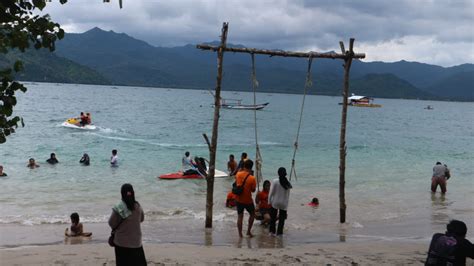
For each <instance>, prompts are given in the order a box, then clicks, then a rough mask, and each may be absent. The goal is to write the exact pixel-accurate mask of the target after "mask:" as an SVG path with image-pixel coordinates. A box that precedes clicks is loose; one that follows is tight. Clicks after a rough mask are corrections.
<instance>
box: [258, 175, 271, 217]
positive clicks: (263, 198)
mask: <svg viewBox="0 0 474 266" xmlns="http://www.w3.org/2000/svg"><path fill="white" fill-rule="evenodd" d="M268 192H270V181H268V180H265V181H264V182H263V191H259V192H258V193H257V196H256V197H255V203H256V204H257V206H258V211H259V213H260V215H261V216H262V225H268V224H270V220H271V217H270V210H271V208H272V206H271V205H270V204H268Z"/></svg>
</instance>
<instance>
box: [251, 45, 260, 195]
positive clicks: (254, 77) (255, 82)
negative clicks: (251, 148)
mask: <svg viewBox="0 0 474 266" xmlns="http://www.w3.org/2000/svg"><path fill="white" fill-rule="evenodd" d="M251 56H252V77H251V78H252V87H253V104H254V106H256V105H257V87H258V80H257V74H256V71H255V54H253V53H251ZM253 115H254V116H253V117H254V128H255V173H256V177H257V188H258V190H260V182H261V180H262V155H261V154H260V146H259V145H258V132H257V109H256V108H254V113H253Z"/></svg>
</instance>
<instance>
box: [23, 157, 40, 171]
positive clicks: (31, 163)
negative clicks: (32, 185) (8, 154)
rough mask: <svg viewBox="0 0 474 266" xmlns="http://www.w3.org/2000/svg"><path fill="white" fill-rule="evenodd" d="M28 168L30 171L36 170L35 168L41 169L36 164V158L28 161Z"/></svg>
mask: <svg viewBox="0 0 474 266" xmlns="http://www.w3.org/2000/svg"><path fill="white" fill-rule="evenodd" d="M26 167H28V168H30V169H34V168H38V167H40V166H39V165H38V164H36V161H35V159H34V158H30V159H29V160H28V164H27V165H26Z"/></svg>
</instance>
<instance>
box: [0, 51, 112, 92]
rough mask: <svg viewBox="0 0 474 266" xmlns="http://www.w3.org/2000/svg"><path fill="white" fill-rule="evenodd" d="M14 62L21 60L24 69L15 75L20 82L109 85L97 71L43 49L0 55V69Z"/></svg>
mask: <svg viewBox="0 0 474 266" xmlns="http://www.w3.org/2000/svg"><path fill="white" fill-rule="evenodd" d="M16 60H21V61H22V62H23V67H24V69H23V71H21V72H18V73H17V75H16V78H17V79H20V80H28V81H39V82H61V83H81V84H108V83H110V81H108V80H107V79H105V78H104V77H103V76H102V75H101V74H99V73H98V72H97V71H95V70H92V69H91V68H89V67H86V66H82V65H79V64H77V63H75V62H73V61H71V60H69V59H66V58H63V57H59V56H57V55H55V54H54V53H51V52H49V50H44V49H42V50H27V51H26V52H25V53H21V52H18V51H11V52H9V53H7V54H6V55H4V54H0V69H3V68H7V67H11V66H13V64H14V62H15V61H16Z"/></svg>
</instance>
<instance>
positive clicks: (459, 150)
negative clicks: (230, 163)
mask: <svg viewBox="0 0 474 266" xmlns="http://www.w3.org/2000/svg"><path fill="white" fill-rule="evenodd" d="M223 97H224V98H241V99H243V100H244V102H245V103H251V102H252V99H253V98H252V97H253V95H252V94H250V93H242V92H239V93H236V92H224V95H223ZM257 98H258V102H270V105H269V106H267V107H266V108H265V109H264V110H262V111H259V112H258V114H257V115H258V122H259V124H258V126H259V127H258V133H259V140H260V145H261V151H262V157H263V174H264V177H265V178H266V179H273V178H275V176H276V170H277V169H278V167H280V166H285V167H287V169H289V167H290V161H291V156H292V154H293V150H292V147H293V142H294V139H295V134H296V127H297V123H298V118H299V117H298V116H299V108H300V104H301V99H302V96H301V95H287V94H267V93H262V94H258V95H257ZM340 101H341V99H340V97H327V96H308V98H307V102H306V108H305V113H304V120H303V127H302V132H301V135H300V141H299V147H300V148H299V150H298V154H297V159H296V160H297V173H298V180H292V182H293V184H294V190H293V191H292V193H291V198H290V207H289V220H288V222H287V224H288V225H287V229H288V231H287V237H288V241H289V242H305V241H318V236H320V235H318V234H322V235H326V234H328V235H331V234H334V235H339V234H343V235H347V236H348V237H356V238H390V239H428V238H429V237H430V235H431V234H432V233H433V232H435V231H444V224H445V223H446V222H447V221H449V219H454V218H456V219H461V220H464V221H465V222H466V223H467V224H468V227H469V228H471V229H470V230H471V232H472V231H474V219H473V218H474V207H473V206H474V205H473V204H472V203H473V202H474V196H473V195H474V179H473V177H474V175H473V173H474V171H473V167H474V164H473V162H474V161H473V158H474V130H473V129H474V128H473V127H474V123H473V122H474V108H473V107H474V104H473V103H458V102H433V101H415V100H388V99H378V100H377V103H380V104H382V105H383V107H382V108H349V115H348V133H347V144H348V151H347V152H348V156H347V173H346V198H347V205H348V209H347V221H348V223H347V224H346V225H344V226H339V225H338V221H339V209H338V204H339V202H338V181H339V172H338V166H339V129H340V116H341V106H339V105H338V102H340ZM212 103H213V99H212V96H211V95H210V94H209V93H208V92H207V91H197V90H176V89H161V88H135V87H110V86H93V85H75V84H47V83H44V84H42V83H39V84H29V85H28V92H27V93H26V94H24V95H20V96H19V103H18V106H17V108H16V114H17V115H20V116H22V117H23V118H24V120H25V123H26V126H25V127H24V128H20V129H18V130H17V133H15V134H14V135H12V136H11V137H9V139H8V141H7V143H6V144H2V145H0V164H2V165H4V168H5V169H4V170H5V172H6V173H8V175H9V176H8V177H7V178H1V179H0V184H1V186H2V193H0V204H1V208H2V211H1V213H0V234H2V235H3V237H2V241H1V242H2V243H0V244H2V245H6V244H12V243H17V242H18V240H17V239H12V238H11V237H7V236H9V235H8V232H7V231H8V230H10V228H12V226H13V227H14V228H20V229H21V230H34V229H40V228H43V229H44V228H50V226H51V225H58V227H59V226H61V228H62V227H64V226H65V224H67V223H68V221H69V218H68V217H69V214H70V213H71V212H74V211H77V212H79V214H80V215H81V219H82V221H84V222H85V223H86V224H89V225H90V226H92V228H99V229H97V230H100V231H104V232H105V231H108V229H107V227H106V225H105V224H104V223H105V222H106V221H107V219H108V216H109V215H110V208H111V206H112V205H113V204H114V203H115V202H116V201H117V200H118V199H119V195H120V194H119V190H120V186H121V184H123V183H125V182H129V183H132V184H133V185H134V187H135V190H136V195H137V200H138V201H139V202H140V203H141V204H142V206H143V208H144V209H145V211H146V216H147V217H146V218H147V221H146V222H145V224H144V235H145V240H146V241H156V240H157V239H159V241H171V242H173V241H182V242H186V241H190V242H193V241H194V240H192V239H193V238H192V235H193V234H194V232H196V231H198V232H201V231H202V228H203V224H204V216H205V194H206V182H205V181H204V180H175V181H163V180H158V179H157V178H156V177H157V176H158V175H160V174H163V173H168V172H174V171H176V170H178V169H179V168H180V160H181V157H182V155H183V153H184V152H185V151H187V150H188V151H190V152H191V154H192V155H199V156H204V157H209V156H208V151H207V146H206V144H205V141H204V139H203V137H202V133H206V134H208V136H209V137H210V136H211V128H212V117H213V108H212V107H211V104H212ZM427 105H431V106H434V110H424V109H423V108H424V107H425V106H427ZM80 111H85V112H91V113H92V117H93V122H94V123H95V125H97V126H98V129H97V130H95V131H81V130H74V129H70V128H63V127H61V126H60V124H61V123H62V122H63V121H64V120H66V119H67V118H69V117H73V116H77V115H78V114H79V112H80ZM112 149H118V153H119V158H120V159H119V160H120V166H119V167H118V168H111V167H110V166H109V163H108V161H109V158H110V152H111V150H112ZM244 151H245V152H247V153H249V155H250V157H251V158H253V157H254V156H255V144H254V131H253V112H252V111H237V110H222V111H221V120H220V131H219V142H218V161H217V168H218V169H220V170H226V169H225V168H226V160H227V157H228V155H229V154H231V153H233V154H235V155H236V157H239V155H240V153H241V152H244ZM51 152H55V153H56V154H57V157H58V159H59V161H60V164H58V165H55V166H50V165H47V164H46V163H45V160H46V159H47V158H48V157H49V154H50V153H51ZM84 152H87V153H88V154H89V155H90V157H91V166H89V167H84V166H80V165H79V163H78V161H79V159H80V158H81V156H82V154H83V153H84ZM30 157H34V158H36V160H37V162H38V163H39V164H40V165H41V167H40V168H38V169H34V170H30V169H28V168H26V163H27V160H28V158H30ZM436 161H441V162H443V163H446V164H448V166H449V167H450V168H451V173H452V179H450V180H449V182H448V193H447V194H446V196H445V197H441V195H440V194H439V193H438V194H435V195H434V196H432V195H431V193H430V190H429V187H430V176H431V169H432V167H433V165H434V163H435V162H436ZM231 183H232V181H231V180H230V179H228V178H224V179H218V180H216V185H215V198H214V199H215V200H214V204H215V211H214V220H215V222H214V223H215V230H217V231H218V232H221V233H222V234H225V232H226V231H228V230H230V233H229V234H231V235H232V236H234V235H236V232H235V229H234V227H235V220H236V214H235V211H233V210H228V209H226V208H225V207H224V206H223V202H224V200H225V195H226V194H227V192H228V190H229V188H230V185H231ZM313 196H317V197H319V199H320V202H321V206H320V207H319V208H318V209H311V208H309V207H307V206H304V205H305V204H306V203H307V202H308V201H309V200H310V199H311V198H312V197H313ZM94 226H95V227H94ZM6 228H8V230H7V229H6ZM25 228H28V229H25ZM256 230H260V229H256ZM107 233H108V232H107ZM97 234H99V235H100V233H96V235H97ZM222 234H221V235H222ZM469 234H470V235H472V233H468V235H469ZM58 235H60V233H59V234H58ZM105 235H106V234H105ZM164 236H166V237H164ZM22 241H23V242H22V243H28V241H30V240H28V237H26V239H24V240H22ZM35 241H37V242H42V241H40V240H35ZM225 241H227V240H223V242H225ZM30 242H31V241H30ZM198 242H199V241H198Z"/></svg>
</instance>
